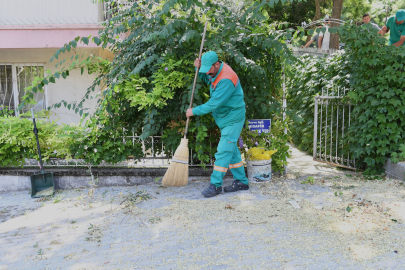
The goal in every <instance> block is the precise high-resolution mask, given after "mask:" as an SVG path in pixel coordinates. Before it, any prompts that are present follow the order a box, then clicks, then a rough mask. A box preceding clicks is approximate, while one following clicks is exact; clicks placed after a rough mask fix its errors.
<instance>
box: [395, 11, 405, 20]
mask: <svg viewBox="0 0 405 270" xmlns="http://www.w3.org/2000/svg"><path fill="white" fill-rule="evenodd" d="M395 17H396V18H397V21H403V20H405V9H399V10H398V11H397V13H395Z"/></svg>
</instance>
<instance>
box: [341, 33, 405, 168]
mask: <svg viewBox="0 0 405 270" xmlns="http://www.w3.org/2000/svg"><path fill="white" fill-rule="evenodd" d="M342 34H343V35H344V38H345V39H346V46H348V47H349V48H350V51H348V58H347V59H348V62H349V63H350V67H351V74H352V75H351V80H350V89H351V91H350V92H349V94H348V96H349V97H350V100H351V102H352V103H353V104H356V106H354V110H353V114H354V115H355V116H356V117H355V118H354V119H353V122H352V124H351V128H350V134H349V138H350V141H349V142H350V150H351V152H352V154H353V155H354V157H355V158H357V159H358V160H359V161H358V162H359V163H360V164H361V165H363V166H364V167H366V168H367V172H370V173H379V172H381V171H383V165H384V163H385V161H386V160H387V158H389V157H390V156H391V155H392V154H393V153H398V152H399V151H400V150H402V149H403V147H402V148H401V147H400V146H401V145H402V144H404V143H405V104H404V101H405V77H404V63H405V51H404V47H403V46H401V47H395V46H387V45H386V40H385V39H384V38H381V37H379V36H378V35H377V33H376V32H375V30H373V29H370V28H369V29H364V28H361V27H354V26H348V27H347V28H346V29H345V31H344V32H342Z"/></svg>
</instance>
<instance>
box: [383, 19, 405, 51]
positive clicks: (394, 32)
mask: <svg viewBox="0 0 405 270" xmlns="http://www.w3.org/2000/svg"><path fill="white" fill-rule="evenodd" d="M387 27H388V29H390V39H389V43H388V44H389V45H392V44H394V43H397V42H398V41H399V39H400V38H401V36H405V22H404V23H402V24H400V25H397V23H396V22H395V16H391V17H389V18H388V20H387ZM404 44H405V42H404V43H403V44H402V46H403V45H404Z"/></svg>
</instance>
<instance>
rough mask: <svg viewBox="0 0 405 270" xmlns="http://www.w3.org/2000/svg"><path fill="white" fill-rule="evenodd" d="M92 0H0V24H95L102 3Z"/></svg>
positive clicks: (100, 16)
mask: <svg viewBox="0 0 405 270" xmlns="http://www.w3.org/2000/svg"><path fill="white" fill-rule="evenodd" d="M94 2H97V1H92V0H67V1H66V0H12V1H6V0H1V2H0V3H1V8H0V25H38V24H97V23H99V22H101V21H103V19H104V15H103V3H94Z"/></svg>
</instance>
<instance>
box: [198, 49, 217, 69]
mask: <svg viewBox="0 0 405 270" xmlns="http://www.w3.org/2000/svg"><path fill="white" fill-rule="evenodd" d="M216 62H218V55H217V53H216V52H213V51H209V52H206V53H204V54H203V56H202V57H201V67H200V71H199V72H201V73H207V72H208V70H210V68H211V67H212V65H213V64H215V63H216Z"/></svg>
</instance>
